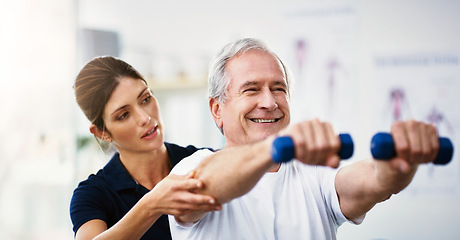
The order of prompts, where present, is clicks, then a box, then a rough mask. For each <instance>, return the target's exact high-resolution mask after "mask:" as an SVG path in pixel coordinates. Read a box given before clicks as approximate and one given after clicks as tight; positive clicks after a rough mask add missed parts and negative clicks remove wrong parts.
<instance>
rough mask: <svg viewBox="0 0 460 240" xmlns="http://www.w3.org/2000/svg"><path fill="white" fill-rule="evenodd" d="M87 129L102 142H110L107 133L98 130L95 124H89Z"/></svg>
mask: <svg viewBox="0 0 460 240" xmlns="http://www.w3.org/2000/svg"><path fill="white" fill-rule="evenodd" d="M89 131H90V132H91V133H92V134H93V135H94V136H95V137H97V138H99V139H101V140H102V141H104V142H111V141H112V139H111V138H110V136H109V134H108V133H107V132H106V131H102V130H100V129H99V128H98V127H97V126H96V125H94V124H91V126H89Z"/></svg>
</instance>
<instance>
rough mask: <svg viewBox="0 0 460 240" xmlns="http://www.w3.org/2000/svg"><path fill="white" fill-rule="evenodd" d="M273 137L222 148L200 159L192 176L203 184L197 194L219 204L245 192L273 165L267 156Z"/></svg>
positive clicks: (269, 156) (268, 155)
mask: <svg viewBox="0 0 460 240" xmlns="http://www.w3.org/2000/svg"><path fill="white" fill-rule="evenodd" d="M273 139H274V137H270V138H268V139H266V140H264V141H261V142H257V143H254V144H249V145H244V146H238V147H229V148H225V149H223V150H221V151H218V152H216V153H215V154H213V155H212V156H210V157H208V158H207V159H205V160H203V162H202V163H201V164H200V165H199V166H198V167H197V168H196V169H195V171H196V174H195V178H197V179H200V180H201V181H202V182H203V183H204V185H205V186H204V188H203V189H202V190H200V193H203V194H206V195H211V196H213V197H215V198H216V199H217V201H218V202H219V203H221V204H223V203H226V202H229V201H230V200H232V199H234V198H237V197H240V196H242V195H244V194H246V193H247V192H249V191H250V190H251V189H252V188H253V187H254V186H255V185H256V184H257V182H258V181H259V180H260V178H261V177H262V176H263V175H264V174H265V173H266V172H267V171H268V170H269V169H270V168H272V167H274V166H275V164H274V163H273V161H272V160H271V155H270V150H271V144H272V142H273Z"/></svg>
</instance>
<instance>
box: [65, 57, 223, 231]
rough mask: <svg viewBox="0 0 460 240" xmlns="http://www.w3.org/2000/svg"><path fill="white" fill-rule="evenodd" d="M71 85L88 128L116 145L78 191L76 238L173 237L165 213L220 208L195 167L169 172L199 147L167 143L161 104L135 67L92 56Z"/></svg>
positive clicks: (73, 205) (74, 203) (73, 207)
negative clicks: (179, 173) (200, 190)
mask: <svg viewBox="0 0 460 240" xmlns="http://www.w3.org/2000/svg"><path fill="white" fill-rule="evenodd" d="M74 89H75V96H76V100H77V103H78V105H79V106H80V108H81V109H82V111H83V112H84V114H85V115H86V117H87V118H88V119H89V120H90V122H91V126H90V132H91V133H92V134H93V135H94V136H95V137H96V138H97V139H100V140H102V141H105V142H108V143H111V144H114V146H115V147H116V149H117V152H116V153H115V154H114V156H113V157H112V159H111V160H110V162H109V163H107V165H106V166H105V167H104V168H103V169H101V170H100V171H99V172H98V173H97V174H96V175H91V176H89V178H88V179H87V180H85V181H83V182H81V183H80V184H79V186H78V187H77V188H76V189H75V191H74V194H73V197H72V201H71V205H70V215H71V218H72V222H73V225H74V227H73V230H74V232H75V238H76V239H93V238H97V239H171V235H170V232H169V224H168V220H167V216H166V215H164V214H171V215H181V214H185V213H187V212H190V211H192V210H206V211H209V210H211V211H212V210H219V209H220V208H221V206H220V205H218V204H216V203H215V199H214V198H212V197H210V196H204V195H198V194H194V193H193V191H194V190H195V189H198V188H202V187H203V184H202V183H201V182H200V181H198V180H196V179H193V173H191V174H189V175H188V176H185V177H184V176H175V175H170V176H168V174H169V172H170V170H171V168H172V167H173V166H174V165H175V164H176V163H178V162H179V161H180V160H181V159H182V158H184V157H186V156H188V155H190V154H192V153H193V152H195V151H196V150H197V148H195V147H193V146H188V147H186V148H184V147H180V146H177V145H175V144H170V143H165V142H164V133H163V125H162V120H161V117H160V112H159V106H158V103H157V101H156V99H155V97H154V96H153V95H152V92H151V91H150V89H149V88H148V86H147V82H146V81H145V80H144V79H143V78H142V76H141V75H140V74H139V73H138V72H137V71H136V70H135V69H134V68H133V67H132V66H130V65H129V64H127V63H125V62H123V61H121V60H119V59H116V58H113V57H109V56H108V57H99V58H95V59H93V60H92V61H90V62H89V63H87V64H86V65H85V66H84V67H83V69H82V70H81V71H80V73H79V74H78V76H77V78H76V81H75V86H74Z"/></svg>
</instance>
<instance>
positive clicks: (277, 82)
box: [273, 80, 287, 87]
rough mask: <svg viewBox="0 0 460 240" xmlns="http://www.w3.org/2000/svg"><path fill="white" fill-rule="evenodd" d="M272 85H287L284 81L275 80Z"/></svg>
mask: <svg viewBox="0 0 460 240" xmlns="http://www.w3.org/2000/svg"><path fill="white" fill-rule="evenodd" d="M273 85H282V86H283V87H287V84H286V81H281V80H279V81H275V82H274V84H273Z"/></svg>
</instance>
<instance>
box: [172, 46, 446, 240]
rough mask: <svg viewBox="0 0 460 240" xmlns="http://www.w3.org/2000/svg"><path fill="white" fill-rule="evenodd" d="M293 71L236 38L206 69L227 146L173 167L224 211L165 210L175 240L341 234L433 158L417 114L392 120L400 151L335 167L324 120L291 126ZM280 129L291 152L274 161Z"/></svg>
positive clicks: (431, 142) (431, 138) (431, 136)
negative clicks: (288, 156) (387, 157)
mask: <svg viewBox="0 0 460 240" xmlns="http://www.w3.org/2000/svg"><path fill="white" fill-rule="evenodd" d="M289 80H290V79H289V77H288V74H287V73H286V69H285V66H284V64H283V63H282V61H281V60H280V59H279V58H278V57H277V56H276V55H275V54H274V53H273V52H272V51H270V50H269V49H268V48H267V47H266V46H265V45H264V44H263V43H262V42H260V41H258V40H256V39H242V40H238V41H236V42H233V43H230V44H229V45H227V46H226V47H224V49H223V50H222V51H221V53H220V54H219V55H218V57H217V58H216V60H215V62H214V64H213V66H212V67H211V70H210V74H209V93H210V97H209V107H210V110H211V114H212V116H213V118H214V121H215V122H216V125H217V126H218V127H219V129H221V131H222V133H223V134H224V137H225V140H226V145H225V148H224V149H223V150H220V151H218V152H216V153H213V152H211V151H208V150H203V151H198V152H196V153H195V154H193V155H192V156H190V157H189V158H186V159H184V160H183V161H182V162H181V163H179V164H178V165H176V167H175V168H174V169H173V170H172V173H174V174H179V175H184V174H187V173H189V172H190V171H194V176H195V178H197V179H200V180H201V181H202V182H203V183H204V188H203V189H202V190H198V192H200V193H205V194H209V195H211V196H214V197H215V198H216V199H217V200H218V202H219V203H222V204H223V205H222V210H221V211H212V212H205V211H194V212H191V213H188V214H184V215H177V216H171V215H170V216H169V220H170V228H171V233H172V236H173V239H201V240H202V239H213V240H215V239H229V240H233V239H315V240H318V239H336V232H337V228H338V227H339V226H340V225H341V224H343V223H344V222H346V221H349V222H352V223H360V222H361V221H362V220H363V218H364V216H365V214H366V212H367V211H369V210H370V209H371V208H372V207H373V206H374V205H375V204H377V203H379V202H382V201H384V200H386V199H388V198H389V197H390V196H391V195H392V194H395V193H398V192H399V191H401V190H402V189H404V188H405V187H406V186H407V185H408V184H409V183H410V182H411V181H412V178H413V176H414V174H415V172H416V170H417V166H418V165H419V164H421V163H427V162H431V161H433V160H434V157H435V156H436V154H437V151H438V148H439V144H438V142H437V139H438V138H437V133H436V129H435V128H434V126H432V125H430V124H425V123H422V122H416V121H407V122H398V123H395V124H394V125H393V127H392V131H391V134H392V135H393V138H394V140H395V146H396V152H397V156H396V157H395V158H393V159H391V160H390V161H387V162H383V161H374V160H373V159H371V158H369V159H365V160H362V161H358V162H356V163H354V164H351V165H348V166H345V167H343V168H340V169H337V167H338V166H339V162H340V159H339V156H338V150H339V149H340V141H339V137H338V136H337V135H336V134H335V133H334V131H333V129H332V126H331V125H330V124H329V123H327V122H321V121H319V120H311V121H305V122H301V123H297V124H294V125H290V126H288V125H289V122H290V112H289V102H288V100H289ZM277 135H289V136H290V137H291V138H292V139H293V142H294V145H295V160H292V161H287V162H282V163H279V162H275V161H274V160H273V159H272V157H271V154H270V153H271V147H272V143H273V141H274V139H275V138H276V137H277Z"/></svg>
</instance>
